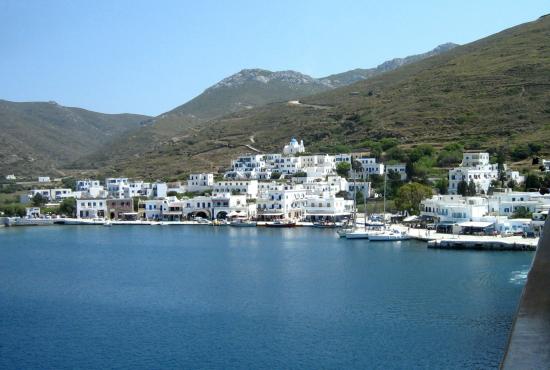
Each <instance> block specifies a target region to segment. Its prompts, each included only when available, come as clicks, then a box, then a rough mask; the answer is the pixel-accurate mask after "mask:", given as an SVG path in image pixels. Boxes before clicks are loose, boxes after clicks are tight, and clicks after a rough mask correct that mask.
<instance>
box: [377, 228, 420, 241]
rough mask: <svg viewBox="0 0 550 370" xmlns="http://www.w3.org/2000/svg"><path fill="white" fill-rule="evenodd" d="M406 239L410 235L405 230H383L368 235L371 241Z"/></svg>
mask: <svg viewBox="0 0 550 370" xmlns="http://www.w3.org/2000/svg"><path fill="white" fill-rule="evenodd" d="M408 239H410V237H409V235H408V234H407V233H406V232H405V231H398V230H384V231H382V232H378V233H373V234H371V235H369V240H371V241H398V240H408Z"/></svg>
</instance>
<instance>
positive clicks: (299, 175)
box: [292, 171, 307, 177]
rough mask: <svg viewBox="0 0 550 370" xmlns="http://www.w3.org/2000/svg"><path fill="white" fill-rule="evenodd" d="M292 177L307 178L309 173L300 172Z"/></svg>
mask: <svg viewBox="0 0 550 370" xmlns="http://www.w3.org/2000/svg"><path fill="white" fill-rule="evenodd" d="M292 177H307V173H305V172H304V171H298V172H296V173H295V174H294V175H292Z"/></svg>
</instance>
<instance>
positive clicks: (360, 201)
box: [355, 191, 365, 204]
mask: <svg viewBox="0 0 550 370" xmlns="http://www.w3.org/2000/svg"><path fill="white" fill-rule="evenodd" d="M355 203H356V204H365V196H364V195H363V192H362V191H358V192H357V193H355Z"/></svg>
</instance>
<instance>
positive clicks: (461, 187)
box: [456, 180, 468, 197]
mask: <svg viewBox="0 0 550 370" xmlns="http://www.w3.org/2000/svg"><path fill="white" fill-rule="evenodd" d="M456 193H457V194H459V195H462V196H463V197H465V196H467V195H468V183H467V182H466V181H464V180H461V181H460V182H459V183H458V185H457V186H456Z"/></svg>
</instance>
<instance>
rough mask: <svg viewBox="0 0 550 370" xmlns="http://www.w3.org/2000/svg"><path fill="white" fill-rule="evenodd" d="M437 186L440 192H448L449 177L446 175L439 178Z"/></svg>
mask: <svg viewBox="0 0 550 370" xmlns="http://www.w3.org/2000/svg"><path fill="white" fill-rule="evenodd" d="M435 188H436V189H437V191H438V192H439V194H447V191H448V189H449V179H448V178H446V177H442V178H440V179H437V181H436V182H435Z"/></svg>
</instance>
